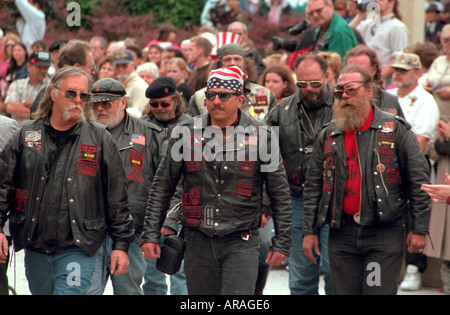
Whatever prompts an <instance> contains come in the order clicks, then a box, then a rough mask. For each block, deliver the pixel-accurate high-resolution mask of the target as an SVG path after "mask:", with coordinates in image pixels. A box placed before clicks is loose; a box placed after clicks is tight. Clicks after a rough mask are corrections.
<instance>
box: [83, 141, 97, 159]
mask: <svg viewBox="0 0 450 315" xmlns="http://www.w3.org/2000/svg"><path fill="white" fill-rule="evenodd" d="M80 160H81V161H90V162H98V146H96V145H91V144H80Z"/></svg>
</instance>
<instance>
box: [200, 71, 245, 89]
mask: <svg viewBox="0 0 450 315" xmlns="http://www.w3.org/2000/svg"><path fill="white" fill-rule="evenodd" d="M245 79H247V75H246V74H245V73H244V71H242V70H241V69H239V68H238V67H236V66H232V67H228V68H219V69H216V70H212V71H211V72H210V73H209V77H208V84H207V86H206V90H210V89H228V90H233V91H237V92H240V93H243V91H244V80H245Z"/></svg>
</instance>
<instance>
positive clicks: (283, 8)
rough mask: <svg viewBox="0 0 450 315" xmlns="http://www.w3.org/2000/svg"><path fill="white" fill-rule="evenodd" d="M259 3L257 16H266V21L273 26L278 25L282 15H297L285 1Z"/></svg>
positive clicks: (262, 1)
mask: <svg viewBox="0 0 450 315" xmlns="http://www.w3.org/2000/svg"><path fill="white" fill-rule="evenodd" d="M260 3H261V5H260V7H259V9H258V12H257V14H258V15H260V16H266V17H267V21H268V22H269V23H270V24H273V25H278V24H279V23H280V21H281V20H282V19H283V16H284V15H289V16H297V15H298V12H297V11H296V10H295V9H293V8H292V7H291V6H290V5H289V3H287V1H286V0H260Z"/></svg>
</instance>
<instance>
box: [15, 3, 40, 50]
mask: <svg viewBox="0 0 450 315" xmlns="http://www.w3.org/2000/svg"><path fill="white" fill-rule="evenodd" d="M14 3H15V5H16V8H17V10H19V13H20V17H18V18H17V20H16V28H17V30H18V31H19V35H20V38H21V40H22V41H23V42H24V44H25V46H26V50H27V51H31V45H32V44H33V43H34V42H35V41H37V40H43V39H44V35H45V29H46V27H47V25H46V21H45V13H44V11H42V9H43V7H44V0H15V2H14Z"/></svg>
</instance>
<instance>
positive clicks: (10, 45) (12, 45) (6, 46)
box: [5, 44, 16, 48]
mask: <svg viewBox="0 0 450 315" xmlns="http://www.w3.org/2000/svg"><path fill="white" fill-rule="evenodd" d="M14 46H16V44H6V45H5V48H8V47H14Z"/></svg>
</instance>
